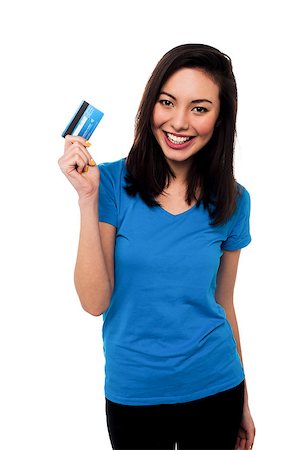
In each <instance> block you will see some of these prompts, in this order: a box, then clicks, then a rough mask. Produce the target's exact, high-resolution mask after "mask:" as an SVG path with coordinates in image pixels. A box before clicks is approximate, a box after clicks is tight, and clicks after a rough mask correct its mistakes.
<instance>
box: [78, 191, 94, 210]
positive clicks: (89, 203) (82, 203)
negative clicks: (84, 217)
mask: <svg viewBox="0 0 299 450" xmlns="http://www.w3.org/2000/svg"><path fill="white" fill-rule="evenodd" d="M78 204H79V207H80V208H93V207H95V206H96V207H97V206H98V193H96V194H95V195H90V196H88V197H79V199H78Z"/></svg>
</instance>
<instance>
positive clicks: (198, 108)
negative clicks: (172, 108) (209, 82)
mask: <svg viewBox="0 0 299 450" xmlns="http://www.w3.org/2000/svg"><path fill="white" fill-rule="evenodd" d="M194 110H195V112H198V113H205V112H208V110H207V108H204V107H203V106H195V108H193V109H192V111H194Z"/></svg>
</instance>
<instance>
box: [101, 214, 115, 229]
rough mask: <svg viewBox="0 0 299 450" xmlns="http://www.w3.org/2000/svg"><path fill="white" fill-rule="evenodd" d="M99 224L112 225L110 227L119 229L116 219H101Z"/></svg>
mask: <svg viewBox="0 0 299 450" xmlns="http://www.w3.org/2000/svg"><path fill="white" fill-rule="evenodd" d="M99 222H105V223H110V225H113V226H114V227H115V228H117V224H116V221H115V220H114V219H110V218H109V217H101V218H99Z"/></svg>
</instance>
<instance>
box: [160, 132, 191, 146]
mask: <svg viewBox="0 0 299 450" xmlns="http://www.w3.org/2000/svg"><path fill="white" fill-rule="evenodd" d="M163 134H164V139H165V142H166V144H167V145H168V146H169V147H170V148H173V149H176V150H179V149H184V148H186V147H188V146H189V145H190V143H191V142H192V140H193V139H194V137H195V136H186V135H182V134H174V133H168V132H166V131H163Z"/></svg>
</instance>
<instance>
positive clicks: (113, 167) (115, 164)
mask: <svg viewBox="0 0 299 450" xmlns="http://www.w3.org/2000/svg"><path fill="white" fill-rule="evenodd" d="M124 166H125V157H123V158H121V159H118V160H116V161H109V162H102V163H100V164H98V167H99V169H100V171H101V170H103V171H105V172H111V173H117V172H120V171H121V170H122V169H123V167H124Z"/></svg>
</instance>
